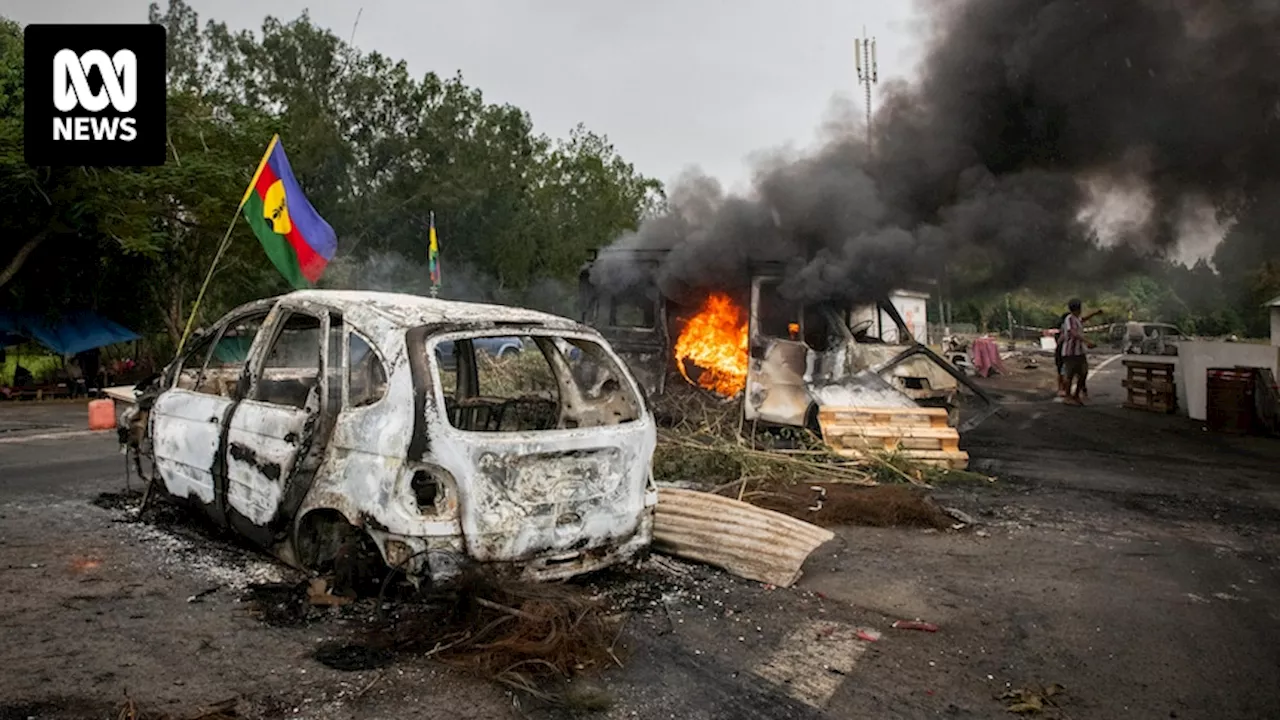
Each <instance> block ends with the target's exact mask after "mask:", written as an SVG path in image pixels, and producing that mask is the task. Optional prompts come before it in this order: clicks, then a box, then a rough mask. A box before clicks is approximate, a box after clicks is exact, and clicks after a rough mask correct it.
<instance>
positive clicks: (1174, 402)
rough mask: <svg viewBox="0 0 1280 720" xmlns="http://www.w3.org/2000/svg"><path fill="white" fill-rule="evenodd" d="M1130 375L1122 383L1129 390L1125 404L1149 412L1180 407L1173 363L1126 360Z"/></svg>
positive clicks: (1162, 411) (1164, 411) (1172, 409)
mask: <svg viewBox="0 0 1280 720" xmlns="http://www.w3.org/2000/svg"><path fill="white" fill-rule="evenodd" d="M1124 366H1125V369H1127V370H1128V371H1129V376H1128V377H1127V378H1125V379H1124V381H1123V382H1122V383H1121V384H1122V385H1124V388H1125V390H1126V391H1128V397H1127V398H1126V399H1125V402H1124V406H1125V407H1127V408H1131V409H1133V410H1146V411H1147V412H1157V413H1173V412H1176V411H1177V409H1178V392H1177V388H1176V386H1175V384H1174V380H1173V363H1162V362H1145V361H1142V360H1125V361H1124Z"/></svg>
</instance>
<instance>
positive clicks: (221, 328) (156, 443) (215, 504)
mask: <svg viewBox="0 0 1280 720" xmlns="http://www.w3.org/2000/svg"><path fill="white" fill-rule="evenodd" d="M273 310H274V308H273V307H272V306H271V305H264V304H260V303H255V304H252V305H249V306H242V307H241V308H238V309H237V310H234V311H232V312H231V313H229V314H228V315H226V316H225V317H223V318H222V319H221V320H219V321H218V322H217V323H215V324H214V325H213V327H211V328H210V329H209V330H208V331H207V332H206V333H204V334H203V337H201V338H198V339H197V342H196V343H195V345H196V346H199V344H200V341H201V340H203V339H205V338H211V339H210V340H209V344H208V345H207V346H206V347H205V349H204V353H205V355H204V361H203V362H202V363H201V365H200V372H199V374H198V375H197V382H196V387H197V388H198V387H199V386H200V382H199V381H200V379H201V378H203V376H204V374H205V373H206V372H207V371H208V369H209V362H210V360H211V359H212V358H213V351H214V349H215V348H216V347H217V346H218V343H219V342H221V341H222V338H223V337H224V336H225V334H226V332H227V329H228V328H232V327H235V326H236V325H238V324H240V323H241V322H243V321H244V320H246V319H247V318H251V317H255V316H258V315H261V316H262V321H261V323H262V324H261V325H259V327H258V331H257V333H256V334H255V336H254V339H253V343H254V344H256V343H257V342H258V337H259V336H261V334H262V329H263V328H264V327H266V325H267V323H268V322H269V321H270V319H271V313H272V312H273ZM194 352H195V349H194V348H193V349H191V350H188V351H187V352H185V353H183V354H182V355H181V356H180V357H179V358H177V359H176V360H175V362H174V363H173V366H172V369H171V371H170V372H171V373H172V375H171V376H169V377H167V378H165V380H164V381H163V382H164V385H165V388H164V390H163V391H162V392H161V393H160V394H159V396H158V397H157V398H156V402H155V404H153V406H152V409H151V411H150V413H149V417H148V425H149V427H148V434H149V435H150V437H151V442H152V448H153V453H156V455H155V458H156V460H157V461H158V460H161V458H160V456H159V454H158V453H159V452H161V447H162V446H163V444H164V440H163V438H162V437H161V434H160V432H159V430H160V429H161V428H159V427H158V423H160V422H162V421H163V420H165V419H166V417H167V416H166V414H165V413H164V412H163V408H164V407H165V405H166V402H165V401H166V397H165V396H169V397H172V395H171V394H172V393H181V394H184V395H186V394H190V395H195V396H199V397H200V398H202V399H206V398H219V399H220V400H221V402H220V403H218V404H219V405H222V407H219V408H218V410H217V412H218V414H217V415H215V416H212V417H210V418H209V419H208V421H207V423H208V424H210V425H213V426H214V427H216V428H217V432H216V436H217V438H218V440H217V443H216V445H215V446H214V448H213V449H212V451H211V456H210V457H209V458H208V460H209V463H208V467H209V475H210V480H209V481H210V491H211V494H212V499H211V502H204V501H203V499H202V500H201V506H202V508H203V510H204V511H205V513H206V514H208V515H209V517H210V518H211V519H212V520H213V521H214V522H215V523H216V524H218V525H224V526H225V525H226V515H225V506H224V503H223V497H222V494H221V492H220V490H219V488H220V487H221V486H222V485H223V484H224V483H223V480H222V479H221V478H222V476H223V475H224V474H225V466H224V459H225V454H224V449H225V443H226V430H227V422H228V419H229V418H230V416H231V412H232V410H233V409H234V408H235V407H236V405H237V404H239V401H240V397H239V396H240V388H241V387H242V383H243V380H244V376H245V372H246V369H247V368H248V365H249V359H250V358H252V356H253V349H252V345H251V347H250V351H249V355H248V357H246V361H245V364H244V365H243V366H242V367H241V368H240V373H239V375H238V376H237V377H236V382H235V385H234V386H233V388H232V390H231V392H230V393H229V394H228V395H221V394H218V395H214V394H212V393H205V392H200V391H199V390H198V389H192V390H187V389H185V388H181V387H179V386H178V382H179V380H180V379H181V377H182V370H183V368H185V367H186V366H187V361H188V360H189V359H191V357H192V355H193V354H194ZM156 405H158V406H159V407H160V409H161V412H157V408H156ZM187 420H189V421H193V420H192V419H191V418H187ZM161 468H162V463H160V462H156V463H155V472H156V473H157V475H159V476H160V481H161V482H162V483H163V484H164V487H165V490H166V491H168V492H170V494H172V489H171V488H170V487H169V483H168V482H167V481H166V480H165V479H164V476H163V474H162V473H163V472H164V471H163V470H162V469H161ZM188 497H189V496H188Z"/></svg>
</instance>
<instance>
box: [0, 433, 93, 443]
mask: <svg viewBox="0 0 1280 720" xmlns="http://www.w3.org/2000/svg"><path fill="white" fill-rule="evenodd" d="M86 435H101V436H102V437H107V436H109V435H110V436H112V437H114V436H115V434H114V433H112V432H111V431H110V430H64V431H62V432H55V433H40V434H39V435H21V436H19V437H0V444H8V443H23V442H31V441H32V440H61V439H62V438H73V437H84V436H86Z"/></svg>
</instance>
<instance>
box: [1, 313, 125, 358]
mask: <svg viewBox="0 0 1280 720" xmlns="http://www.w3.org/2000/svg"><path fill="white" fill-rule="evenodd" d="M141 337H142V336H141V335H139V334H138V333H136V332H134V331H132V330H130V329H128V328H126V327H124V326H123V325H120V324H119V323H116V322H113V321H111V320H108V319H106V318H104V317H102V316H101V315H98V314H97V313H94V312H89V311H80V312H74V313H69V314H67V315H63V316H62V317H61V318H58V319H56V320H51V319H49V318H45V317H41V316H39V315H34V314H30V313H9V312H4V311H0V347H3V346H5V345H17V344H19V343H22V342H24V341H27V340H31V341H34V342H37V343H39V344H41V345H43V346H45V347H47V348H49V349H50V350H52V351H54V352H56V353H58V354H60V355H75V354H76V353H79V352H84V351H85V350H92V349H94V348H100V347H105V346H107V345H114V344H116V343H122V342H131V341H133V340H137V339H139V338H141Z"/></svg>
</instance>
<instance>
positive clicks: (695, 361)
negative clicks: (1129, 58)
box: [675, 293, 747, 397]
mask: <svg viewBox="0 0 1280 720" xmlns="http://www.w3.org/2000/svg"><path fill="white" fill-rule="evenodd" d="M675 355H676V367H678V368H679V369H680V374H681V375H683V376H684V379H685V380H688V381H689V382H690V383H692V384H694V385H697V386H699V387H702V388H706V389H707V390H710V391H712V392H714V393H716V394H718V395H721V396H723V397H733V396H734V395H737V394H738V393H740V392H742V390H743V388H745V387H746V386H747V319H746V317H745V315H744V313H743V312H742V308H740V307H738V306H737V305H735V304H734V302H733V300H732V299H730V298H729V296H728V295H725V294H723V293H715V294H713V295H710V296H709V297H707V300H706V302H704V303H703V304H702V309H701V310H699V311H698V314H697V315H694V316H693V317H692V318H689V321H688V322H687V323H685V326H684V329H683V330H681V331H680V337H679V339H677V340H676V347H675ZM690 365H692V366H694V367H697V368H698V369H699V370H701V373H699V374H698V379H697V380H696V381H695V380H694V379H693V378H691V377H689V369H688V366H690Z"/></svg>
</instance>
